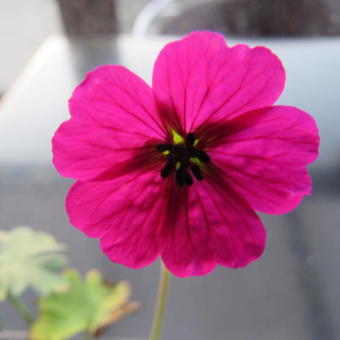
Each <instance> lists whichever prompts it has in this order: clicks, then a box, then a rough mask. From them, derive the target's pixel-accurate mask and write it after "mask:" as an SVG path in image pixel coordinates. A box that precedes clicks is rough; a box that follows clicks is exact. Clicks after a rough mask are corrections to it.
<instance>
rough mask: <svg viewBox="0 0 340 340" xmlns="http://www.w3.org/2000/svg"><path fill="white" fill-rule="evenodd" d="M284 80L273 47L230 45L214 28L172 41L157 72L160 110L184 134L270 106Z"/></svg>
mask: <svg viewBox="0 0 340 340" xmlns="http://www.w3.org/2000/svg"><path fill="white" fill-rule="evenodd" d="M284 83H285V71H284V69H283V67H282V64H281V62H280V60H279V59H278V58H277V57H276V56H275V55H274V54H273V53H272V52H271V51H270V50H268V49H267V48H264V47H256V48H253V49H250V48H249V47H248V46H246V45H236V46H235V47H233V48H230V47H227V46H226V44H225V42H224V40H223V36H222V35H219V34H217V33H212V32H195V33H192V34H189V35H188V36H187V37H185V38H184V39H182V40H179V41H176V42H174V43H170V44H168V45H167V46H166V47H165V48H164V49H163V50H162V51H161V53H160V55H159V57H158V59H157V61H156V64H155V68H154V74H153V90H154V93H155V97H156V100H157V102H158V105H159V107H160V109H161V112H162V113H163V115H167V117H168V121H169V122H168V124H169V125H172V126H174V127H175V128H176V129H178V130H179V131H181V130H184V131H181V132H190V131H195V130H196V129H198V128H199V127H200V126H202V124H203V123H204V122H206V121H209V122H217V121H223V120H227V119H231V118H233V117H235V116H237V115H239V114H241V113H243V112H247V111H250V110H254V109H258V108H261V107H265V106H270V105H272V104H273V103H274V102H275V101H276V99H277V98H278V97H279V96H280V94H281V92H282V90H283V88H284ZM174 117H175V118H174Z"/></svg>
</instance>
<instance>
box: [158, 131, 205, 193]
mask: <svg viewBox="0 0 340 340" xmlns="http://www.w3.org/2000/svg"><path fill="white" fill-rule="evenodd" d="M179 138H181V137H179ZM197 142H198V139H196V137H195V135H194V134H193V133H189V134H188V135H187V136H186V138H185V140H183V142H180V143H174V144H158V145H157V147H156V148H157V150H158V151H159V152H162V153H163V155H165V156H166V159H167V163H166V164H165V166H164V168H163V169H162V170H161V177H162V178H167V177H168V176H169V175H170V173H171V172H172V171H173V170H175V171H176V184H178V185H180V186H183V185H192V184H193V183H194V181H193V178H192V175H193V176H194V177H195V178H196V179H197V180H198V181H202V180H203V176H202V172H201V167H202V166H204V163H208V162H209V161H210V157H209V156H208V154H207V153H206V152H204V151H203V150H202V149H199V148H197V147H196V143H197Z"/></svg>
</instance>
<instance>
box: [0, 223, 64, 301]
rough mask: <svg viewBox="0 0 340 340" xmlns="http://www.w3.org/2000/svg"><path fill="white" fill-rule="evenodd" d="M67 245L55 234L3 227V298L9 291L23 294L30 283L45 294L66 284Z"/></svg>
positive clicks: (0, 256) (0, 248) (0, 282)
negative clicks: (55, 236)
mask: <svg viewBox="0 0 340 340" xmlns="http://www.w3.org/2000/svg"><path fill="white" fill-rule="evenodd" d="M64 249H65V247H64V245H62V244H60V243H57V242H56V240H55V239H54V238H53V237H52V236H51V235H49V234H47V233H44V232H39V231H34V230H32V229H31V228H29V227H25V226H20V227H16V228H14V229H12V230H11V231H0V301H1V300H3V299H5V298H6V297H7V294H8V292H9V291H10V292H11V293H12V294H13V295H15V296H19V295H20V294H21V293H22V292H23V291H24V290H25V289H27V288H28V287H29V286H30V287H32V288H33V289H34V290H35V291H37V292H38V293H39V294H43V295H44V294H47V293H49V292H50V291H51V290H53V289H55V288H57V287H60V286H61V285H65V278H64V276H63V275H62V273H60V270H61V269H62V268H64V266H65V263H66V259H65V257H64V256H63V255H62V254H60V251H62V250H64Z"/></svg>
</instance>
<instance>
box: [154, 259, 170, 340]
mask: <svg viewBox="0 0 340 340" xmlns="http://www.w3.org/2000/svg"><path fill="white" fill-rule="evenodd" d="M161 266H162V267H161V277H160V281H159V288H158V298H157V304H156V309H155V314H154V318H153V322H152V329H151V335H150V338H149V340H160V335H161V329H162V325H163V319H164V314H165V307H166V301H167V296H168V290H169V281H170V273H169V271H168V270H167V269H166V268H165V266H164V265H163V264H162V265H161Z"/></svg>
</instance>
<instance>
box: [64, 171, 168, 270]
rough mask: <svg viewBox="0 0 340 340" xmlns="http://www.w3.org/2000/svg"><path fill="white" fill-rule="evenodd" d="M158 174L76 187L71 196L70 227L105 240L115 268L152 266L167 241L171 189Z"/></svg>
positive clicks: (69, 202)
mask: <svg viewBox="0 0 340 340" xmlns="http://www.w3.org/2000/svg"><path fill="white" fill-rule="evenodd" d="M166 183H167V182H166V181H164V180H163V179H162V178H161V177H160V175H159V169H157V170H152V171H144V172H140V173H138V172H136V171H135V172H134V173H129V174H126V175H125V176H122V177H120V178H119V179H115V180H111V181H104V182H77V183H76V184H74V185H73V186H72V188H71V190H70V192H69V194H68V197H67V201H66V208H67V212H68V214H69V217H70V221H71V223H72V224H73V225H74V226H76V227H77V228H78V229H80V230H82V231H83V232H84V233H85V234H87V235H88V236H90V237H97V238H100V239H101V247H102V250H103V251H104V252H105V253H106V255H107V256H108V257H109V258H110V259H111V260H112V261H114V262H118V263H121V264H123V265H126V266H128V267H132V268H139V267H142V266H145V265H147V264H150V263H151V262H153V261H154V260H155V259H156V258H157V256H158V255H159V253H160V249H161V247H162V245H163V244H164V242H165V240H166V237H167V230H166V229H165V228H163V225H164V216H165V209H166V199H165V197H166V192H165V191H166V190H167V188H166V185H165V184H166Z"/></svg>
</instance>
